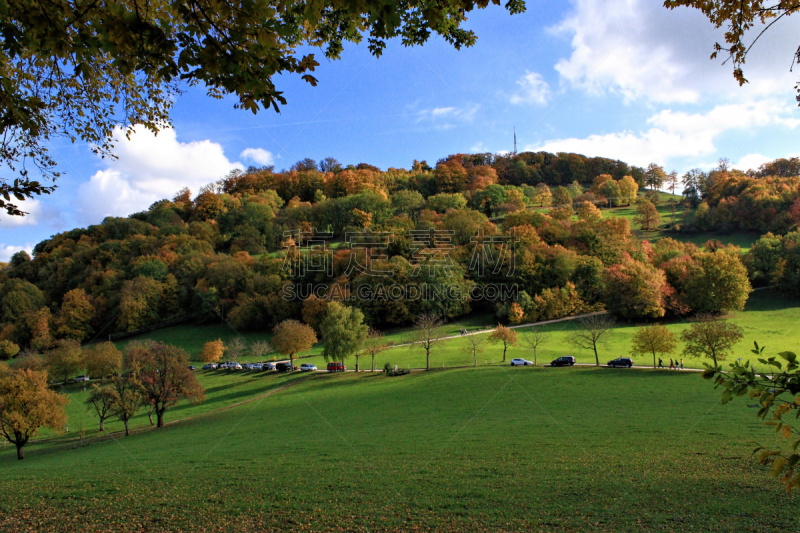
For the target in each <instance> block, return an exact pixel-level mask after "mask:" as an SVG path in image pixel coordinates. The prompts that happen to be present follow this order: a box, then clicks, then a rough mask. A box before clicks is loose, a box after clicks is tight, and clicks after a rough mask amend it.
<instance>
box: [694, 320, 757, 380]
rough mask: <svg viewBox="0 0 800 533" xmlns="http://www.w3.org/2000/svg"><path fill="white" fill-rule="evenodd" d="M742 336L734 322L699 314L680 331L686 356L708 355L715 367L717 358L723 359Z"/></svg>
mask: <svg viewBox="0 0 800 533" xmlns="http://www.w3.org/2000/svg"><path fill="white" fill-rule="evenodd" d="M743 337H744V335H743V330H742V328H740V327H739V326H737V325H736V324H734V323H732V322H728V321H727V320H725V319H723V318H720V317H717V316H713V315H701V316H699V317H697V319H695V320H694V321H693V322H692V324H691V325H690V326H689V327H688V328H687V329H685V330H684V331H683V333H681V340H682V341H683V342H685V343H686V346H685V347H684V349H683V354H684V355H685V356H687V357H708V358H709V359H711V360H712V361H713V362H714V367H715V368H716V367H717V366H718V365H717V361H718V360H724V359H726V358H727V357H728V355H729V354H730V351H731V349H732V348H733V346H734V345H735V344H736V343H738V342H739V341H741V340H742V338H743Z"/></svg>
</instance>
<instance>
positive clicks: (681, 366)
mask: <svg viewBox="0 0 800 533" xmlns="http://www.w3.org/2000/svg"><path fill="white" fill-rule="evenodd" d="M681 370H683V359H681Z"/></svg>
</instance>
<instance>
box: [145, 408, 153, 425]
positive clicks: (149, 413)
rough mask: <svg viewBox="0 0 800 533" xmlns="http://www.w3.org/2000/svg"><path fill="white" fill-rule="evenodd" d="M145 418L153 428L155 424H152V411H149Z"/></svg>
mask: <svg viewBox="0 0 800 533" xmlns="http://www.w3.org/2000/svg"><path fill="white" fill-rule="evenodd" d="M147 418H148V420H150V425H151V426H155V424H154V423H153V410H152V409H150V411H148V412H147Z"/></svg>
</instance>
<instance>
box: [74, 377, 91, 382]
mask: <svg viewBox="0 0 800 533" xmlns="http://www.w3.org/2000/svg"><path fill="white" fill-rule="evenodd" d="M83 381H89V376H78V377H75V378H72V382H73V383H81V382H83Z"/></svg>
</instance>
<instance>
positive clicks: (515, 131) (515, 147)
mask: <svg viewBox="0 0 800 533" xmlns="http://www.w3.org/2000/svg"><path fill="white" fill-rule="evenodd" d="M514 155H517V128H516V126H515V127H514Z"/></svg>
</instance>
